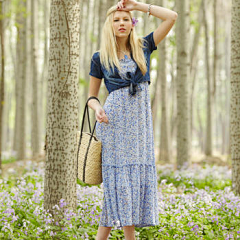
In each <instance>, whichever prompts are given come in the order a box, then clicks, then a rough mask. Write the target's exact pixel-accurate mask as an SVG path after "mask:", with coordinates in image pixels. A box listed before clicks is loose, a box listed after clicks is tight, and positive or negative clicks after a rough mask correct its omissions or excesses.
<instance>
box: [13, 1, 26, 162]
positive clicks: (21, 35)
mask: <svg viewBox="0 0 240 240" xmlns="http://www.w3.org/2000/svg"><path fill="white" fill-rule="evenodd" d="M18 7H19V9H21V10H20V11H19V12H18V14H17V19H16V20H17V26H18V37H17V45H18V47H17V63H18V66H17V67H18V70H17V72H18V78H17V79H15V80H16V85H15V91H16V94H17V96H16V97H17V98H16V103H17V104H16V115H15V116H16V118H17V119H16V122H15V123H16V125H15V128H16V150H17V159H18V160H20V159H24V158H25V154H26V77H27V76H26V64H27V34H26V31H27V17H26V12H27V11H26V9H27V3H26V1H25V0H19V2H18Z"/></svg>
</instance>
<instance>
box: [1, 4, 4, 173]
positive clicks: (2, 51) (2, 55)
mask: <svg viewBox="0 0 240 240" xmlns="http://www.w3.org/2000/svg"><path fill="white" fill-rule="evenodd" d="M0 14H1V16H3V1H0ZM3 21H4V20H3V17H1V19H0V37H1V39H0V40H1V42H0V49H1V55H0V56H1V61H0V62H1V75H0V175H1V174H2V130H3V124H2V123H3V108H4V81H5V80H4V66H5V51H4V24H3Z"/></svg>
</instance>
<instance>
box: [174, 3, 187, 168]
mask: <svg viewBox="0 0 240 240" xmlns="http://www.w3.org/2000/svg"><path fill="white" fill-rule="evenodd" d="M176 5H177V10H178V11H177V12H178V22H177V28H176V31H177V33H176V39H177V168H181V167H182V166H183V165H184V164H188V161H189V99H188V91H189V90H188V85H189V72H190V68H189V66H190V62H189V44H188V38H189V30H190V29H189V1H188V0H182V1H178V0H176Z"/></svg>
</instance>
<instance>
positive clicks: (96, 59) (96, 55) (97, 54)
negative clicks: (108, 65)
mask: <svg viewBox="0 0 240 240" xmlns="http://www.w3.org/2000/svg"><path fill="white" fill-rule="evenodd" d="M92 60H93V61H94V62H96V63H99V62H100V51H96V52H94V53H93V55H92Z"/></svg>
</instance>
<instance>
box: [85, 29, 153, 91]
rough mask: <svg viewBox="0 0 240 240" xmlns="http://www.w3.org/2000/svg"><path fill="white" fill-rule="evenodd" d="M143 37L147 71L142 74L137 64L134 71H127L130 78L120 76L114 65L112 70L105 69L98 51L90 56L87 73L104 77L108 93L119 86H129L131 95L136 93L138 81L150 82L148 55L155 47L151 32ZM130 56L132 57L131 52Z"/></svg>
mask: <svg viewBox="0 0 240 240" xmlns="http://www.w3.org/2000/svg"><path fill="white" fill-rule="evenodd" d="M144 39H145V40H146V42H145V41H144V42H143V44H144V48H143V52H144V56H145V58H146V63H147V72H146V74H145V75H144V76H143V74H142V72H141V70H140V68H139V67H138V66H137V69H136V72H135V73H131V72H127V74H128V78H129V79H130V80H127V79H123V78H121V77H120V75H119V72H118V69H117V67H116V66H114V71H112V69H111V70H110V71H107V70H106V68H105V67H104V66H103V65H102V64H101V62H100V53H99V52H95V53H94V54H93V56H92V59H91V69H90V72H89V75H91V76H93V77H96V78H99V79H102V78H104V83H105V85H106V88H107V90H108V92H109V93H110V92H112V91H114V90H117V89H119V88H122V87H126V86H130V87H129V93H130V94H131V95H134V94H135V93H136V89H137V88H136V86H137V84H139V83H140V82H148V83H149V84H150V55H151V53H152V52H153V51H154V50H156V49H157V47H156V46H155V43H154V39H153V32H151V33H150V34H149V35H147V36H145V37H144ZM131 58H132V59H133V56H132V54H131ZM133 60H134V59H133Z"/></svg>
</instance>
